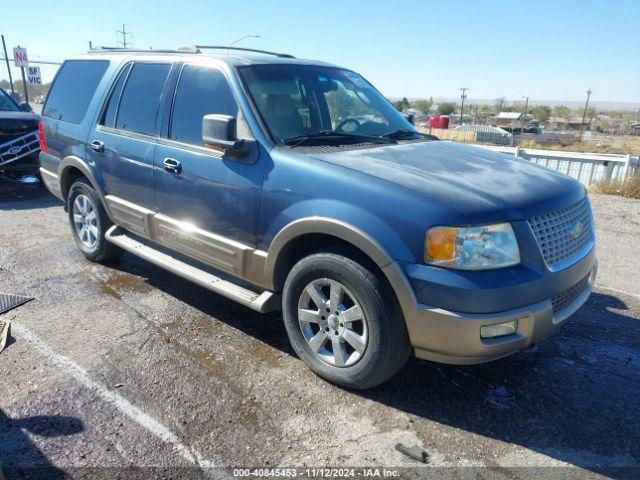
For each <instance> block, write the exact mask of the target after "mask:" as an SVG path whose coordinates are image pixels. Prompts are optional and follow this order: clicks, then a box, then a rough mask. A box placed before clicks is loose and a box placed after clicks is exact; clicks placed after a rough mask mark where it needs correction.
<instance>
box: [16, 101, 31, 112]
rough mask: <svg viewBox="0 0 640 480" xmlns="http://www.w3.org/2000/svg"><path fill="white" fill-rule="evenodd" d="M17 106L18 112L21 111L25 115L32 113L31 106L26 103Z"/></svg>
mask: <svg viewBox="0 0 640 480" xmlns="http://www.w3.org/2000/svg"><path fill="white" fill-rule="evenodd" d="M18 106H19V107H20V110H22V111H23V112H27V113H31V112H33V109H32V108H31V105H29V104H28V103H27V102H22V103H21V104H20V105H18Z"/></svg>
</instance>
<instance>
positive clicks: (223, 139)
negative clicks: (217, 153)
mask: <svg viewBox="0 0 640 480" xmlns="http://www.w3.org/2000/svg"><path fill="white" fill-rule="evenodd" d="M202 141H203V142H204V144H205V145H206V146H208V147H212V148H214V149H216V150H224V151H225V152H227V153H230V154H231V155H234V156H242V155H244V154H246V153H248V150H249V148H248V147H249V145H248V143H249V142H247V141H246V140H242V139H240V138H238V134H237V130H236V117H232V116H231V115H221V114H209V115H205V116H204V117H202Z"/></svg>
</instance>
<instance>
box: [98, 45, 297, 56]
mask: <svg viewBox="0 0 640 480" xmlns="http://www.w3.org/2000/svg"><path fill="white" fill-rule="evenodd" d="M201 50H235V51H241V52H252V53H262V54H264V55H274V56H276V57H280V58H296V57H294V56H293V55H289V54H288V53H277V52H269V51H268V50H256V49H254V48H242V47H224V46H217V45H187V46H184V47H180V48H179V49H178V50H153V49H139V48H122V47H93V48H92V49H91V50H89V52H88V53H104V52H124V53H202V51H201Z"/></svg>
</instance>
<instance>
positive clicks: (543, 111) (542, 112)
mask: <svg viewBox="0 0 640 480" xmlns="http://www.w3.org/2000/svg"><path fill="white" fill-rule="evenodd" d="M533 116H534V118H535V119H536V120H540V121H541V122H546V121H547V120H549V117H550V116H551V108H549V107H548V106H547V105H536V106H535V107H534V108H533Z"/></svg>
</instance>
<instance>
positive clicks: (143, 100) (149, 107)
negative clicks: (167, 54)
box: [115, 63, 171, 135]
mask: <svg viewBox="0 0 640 480" xmlns="http://www.w3.org/2000/svg"><path fill="white" fill-rule="evenodd" d="M132 68H133V69H132V70H131V73H130V74H129V78H128V79H127V83H126V85H125V87H124V90H123V91H122V98H121V99H120V105H119V107H118V114H117V117H116V121H115V127H116V128H118V129H121V130H128V131H130V132H136V133H143V134H146V135H153V134H154V132H155V126H156V117H157V115H158V106H159V104H160V95H161V94H162V89H163V88H164V83H165V81H166V79H167V76H168V75H169V70H171V65H170V64H168V63H136V64H134V65H133V67H132Z"/></svg>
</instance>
